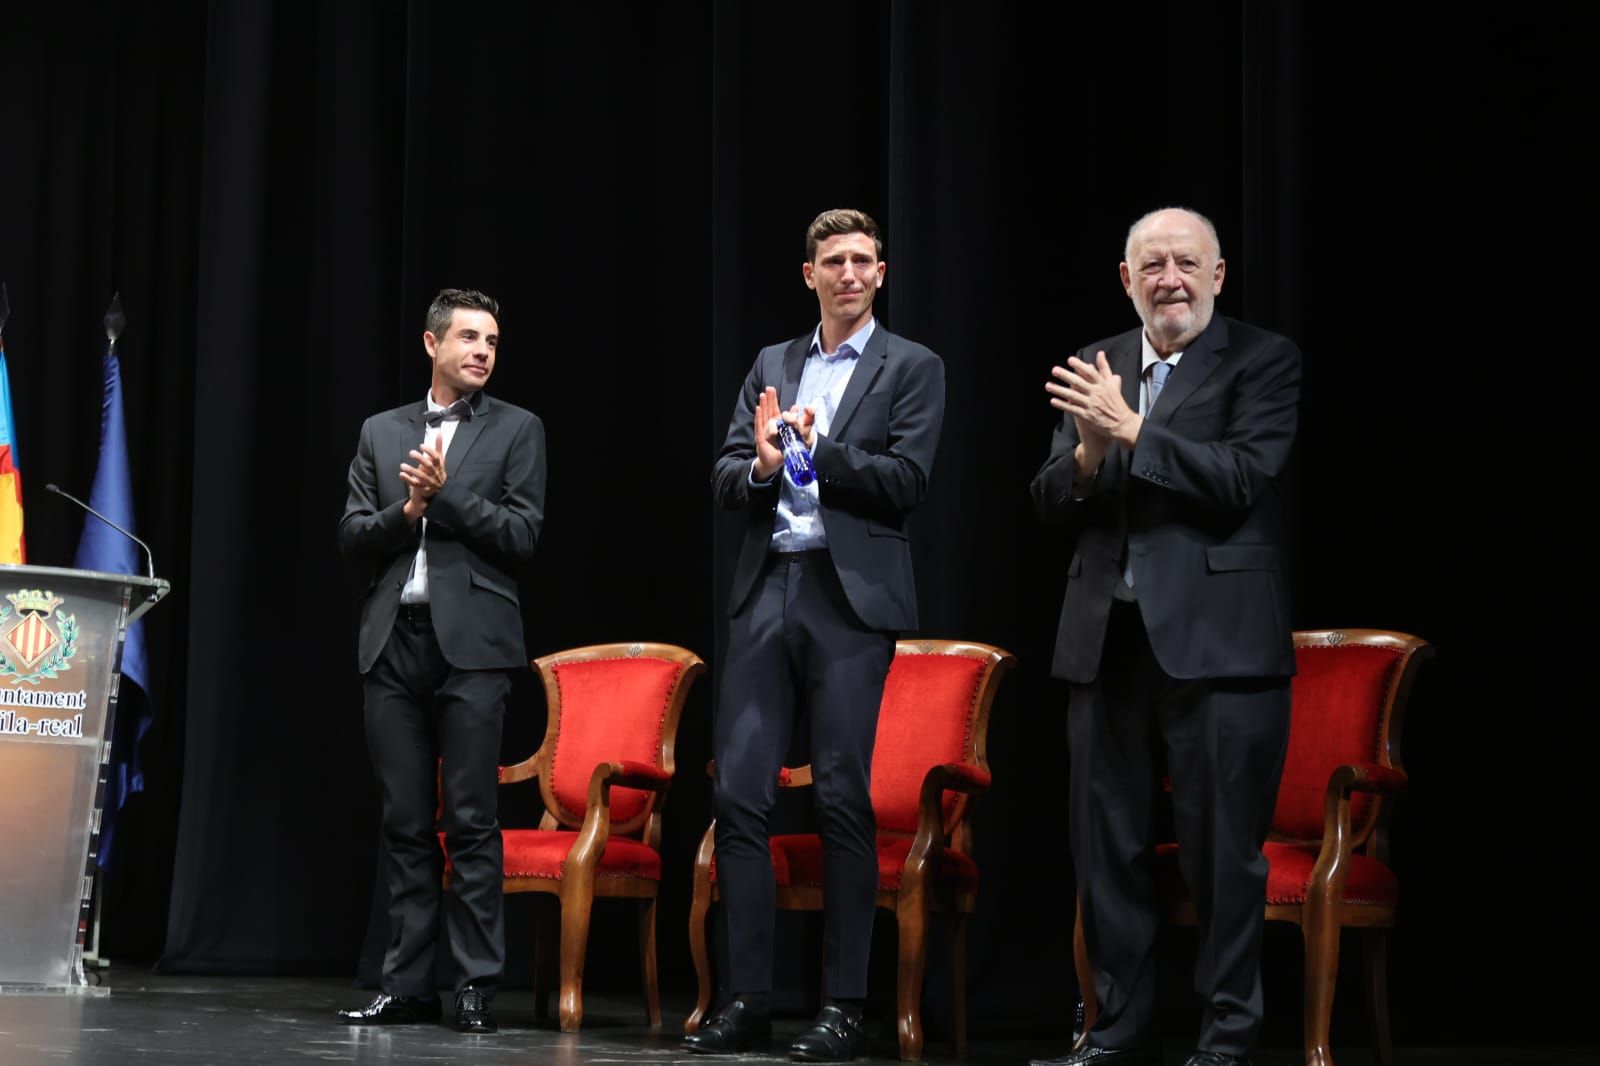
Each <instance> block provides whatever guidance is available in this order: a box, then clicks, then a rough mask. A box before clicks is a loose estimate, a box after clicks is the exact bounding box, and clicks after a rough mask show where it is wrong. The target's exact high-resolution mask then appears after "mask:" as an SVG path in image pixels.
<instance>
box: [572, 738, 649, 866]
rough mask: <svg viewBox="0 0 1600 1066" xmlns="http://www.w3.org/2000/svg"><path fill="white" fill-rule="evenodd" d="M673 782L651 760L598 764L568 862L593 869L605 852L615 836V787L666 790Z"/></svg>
mask: <svg viewBox="0 0 1600 1066" xmlns="http://www.w3.org/2000/svg"><path fill="white" fill-rule="evenodd" d="M670 784H672V775H671V774H669V773H667V772H666V771H665V770H662V769H661V768H659V767H656V766H652V765H650V764H649V763H642V762H632V761H629V760H624V761H622V762H603V763H600V764H598V765H596V766H595V768H594V773H592V774H590V775H589V796H588V799H587V800H586V802H585V805H584V811H583V826H582V827H581V828H580V829H579V830H578V839H577V840H575V841H573V843H572V847H571V849H570V850H568V852H567V862H568V863H570V864H572V865H573V866H575V867H577V868H579V869H582V870H591V869H593V868H594V866H595V864H597V863H598V862H599V861H600V856H601V855H603V854H605V850H606V841H607V840H609V839H610V838H611V789H612V786H620V787H622V788H639V789H645V790H647V791H650V792H665V791H666V790H667V786H668V785H670Z"/></svg>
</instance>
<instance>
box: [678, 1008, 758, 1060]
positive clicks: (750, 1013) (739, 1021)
mask: <svg viewBox="0 0 1600 1066" xmlns="http://www.w3.org/2000/svg"><path fill="white" fill-rule="evenodd" d="M771 1040H772V1019H771V1018H770V1017H768V1016H767V1015H766V1014H765V1013H764V1012H762V1011H757V1010H755V1009H754V1008H753V1007H751V1006H750V1005H749V1004H748V1003H746V1002H745V1001H744V1000H742V999H736V1000H734V1001H733V1002H732V1003H730V1004H728V1005H727V1006H726V1007H723V1008H722V1010H720V1011H718V1012H717V1013H716V1014H715V1015H713V1016H712V1017H710V1018H707V1019H706V1020H705V1021H704V1022H702V1023H701V1024H700V1031H699V1032H697V1033H690V1034H689V1035H687V1036H685V1037H684V1038H683V1049H684V1050H685V1051H697V1052H699V1053H700V1054H702V1055H736V1054H738V1053H739V1052H741V1051H749V1050H751V1049H752V1048H756V1047H766V1045H767V1044H768V1043H769V1042H770V1041H771Z"/></svg>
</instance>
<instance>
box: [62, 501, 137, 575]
mask: <svg viewBox="0 0 1600 1066" xmlns="http://www.w3.org/2000/svg"><path fill="white" fill-rule="evenodd" d="M44 491H46V492H53V493H55V494H56V495H57V496H65V497H66V498H67V499H69V500H71V501H72V502H73V503H75V504H77V505H78V506H79V507H82V508H83V509H84V510H85V511H88V512H89V513H90V514H92V515H94V516H95V517H96V518H98V519H100V521H102V522H104V523H105V524H106V525H108V526H110V527H111V528H112V529H114V530H116V531H117V532H118V533H121V534H122V535H123V536H124V537H127V538H128V539H129V540H131V541H133V542H134V543H135V544H137V545H138V546H139V547H141V548H143V549H144V561H145V566H146V567H147V568H148V572H147V573H146V575H145V576H146V577H148V578H149V579H150V580H151V581H154V580H155V579H156V557H155V556H154V555H152V554H151V553H150V545H148V544H146V543H145V542H144V541H142V540H140V539H139V538H138V537H136V536H134V535H133V534H132V533H129V532H128V531H127V530H126V529H123V528H122V527H121V526H119V525H117V524H116V523H115V522H113V521H112V520H111V519H109V518H107V517H106V516H105V515H103V514H101V513H100V512H99V511H96V510H95V509H94V508H93V507H90V506H89V505H88V504H86V503H84V502H83V501H82V500H80V499H78V498H77V497H76V496H74V495H73V494H72V493H70V492H63V491H62V490H61V489H60V488H59V487H58V486H56V485H46V486H45V487H44Z"/></svg>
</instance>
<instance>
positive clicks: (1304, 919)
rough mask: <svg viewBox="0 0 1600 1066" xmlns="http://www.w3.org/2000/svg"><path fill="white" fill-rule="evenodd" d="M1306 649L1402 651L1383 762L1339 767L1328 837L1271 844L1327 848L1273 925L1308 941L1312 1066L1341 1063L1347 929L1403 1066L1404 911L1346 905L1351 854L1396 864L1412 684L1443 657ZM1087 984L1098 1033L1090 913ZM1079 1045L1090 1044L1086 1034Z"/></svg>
mask: <svg viewBox="0 0 1600 1066" xmlns="http://www.w3.org/2000/svg"><path fill="white" fill-rule="evenodd" d="M1294 644H1295V648H1296V650H1298V649H1301V648H1312V647H1327V648H1338V647H1358V646H1361V647H1372V648H1393V649H1395V650H1396V651H1398V652H1399V654H1400V660H1399V662H1398V663H1397V664H1396V667H1395V671H1394V675H1393V677H1392V678H1391V679H1390V682H1389V688H1388V691H1387V692H1386V693H1385V694H1384V698H1383V708H1382V711H1381V713H1380V715H1379V720H1378V736H1377V738H1376V745H1375V758H1374V761H1371V762H1363V763H1355V764H1346V765H1343V766H1339V767H1336V768H1335V769H1334V770H1333V772H1332V773H1331V774H1330V775H1329V778H1328V787H1327V792H1326V794H1325V799H1324V807H1323V828H1322V836H1321V838H1320V839H1317V840H1299V839H1291V838H1287V837H1283V836H1281V835H1279V834H1277V833H1272V834H1269V835H1268V838H1267V839H1268V840H1269V841H1279V842H1282V843H1289V844H1299V845H1303V846H1307V847H1317V848H1319V851H1318V853H1317V861H1316V864H1315V865H1314V866H1313V867H1312V870H1311V879H1310V883H1309V885H1308V886H1307V888H1306V899H1305V902H1304V903H1272V902H1268V903H1267V905H1266V919H1267V920H1268V921H1275V922H1292V923H1293V924H1295V925H1298V926H1299V927H1300V933H1301V939H1302V941H1303V943H1304V945H1305V992H1304V1011H1305V1022H1304V1025H1305V1061H1306V1066H1333V1052H1332V1049H1331V1048H1330V1047H1329V1045H1328V1033H1329V1028H1330V1023H1331V1021H1332V1016H1333V993H1334V988H1335V985H1336V984H1337V980H1338V975H1339V940H1340V933H1341V932H1342V931H1343V930H1344V929H1345V928H1346V927H1349V928H1353V929H1360V930H1361V934H1362V947H1363V949H1364V954H1365V957H1366V959H1365V961H1366V967H1365V976H1366V990H1367V1009H1368V1016H1369V1019H1370V1020H1371V1023H1372V1031H1373V1044H1374V1048H1375V1050H1376V1051H1377V1055H1378V1061H1379V1063H1381V1066H1394V1044H1393V1041H1392V1039H1391V1037H1390V1032H1389V992H1388V964H1387V956H1388V931H1389V929H1391V928H1393V926H1394V922H1395V907H1393V906H1390V905H1387V904H1379V903H1365V902H1362V903H1357V902H1346V901H1345V900H1344V889H1345V879H1346V877H1347V876H1348V874H1349V872H1350V857H1351V856H1352V855H1353V854H1356V853H1358V852H1359V853H1361V854H1364V855H1368V856H1370V857H1372V858H1374V859H1377V860H1378V861H1379V862H1382V863H1384V864H1385V865H1387V864H1388V863H1389V834H1388V828H1389V816H1390V812H1391V810H1392V808H1393V806H1394V802H1393V801H1394V800H1395V798H1396V797H1398V796H1399V794H1400V793H1401V792H1402V791H1404V790H1405V787H1406V773H1405V766H1404V764H1403V762H1402V761H1401V758H1400V734H1401V727H1402V725H1403V724H1404V718H1405V712H1406V704H1407V702H1408V699H1409V697H1410V694H1411V686H1412V683H1413V682H1414V681H1415V680H1416V674H1417V671H1418V669H1419V668H1420V667H1421V665H1422V663H1423V661H1424V660H1426V659H1429V658H1431V657H1432V656H1433V647H1432V646H1431V645H1430V644H1428V642H1427V641H1425V640H1422V639H1420V638H1418V637H1414V636H1411V635H1410V634H1407V633H1397V632H1393V631H1390V630H1385V629H1319V630H1303V631H1297V632H1296V633H1295V634H1294ZM1356 792H1366V793H1371V794H1372V795H1373V796H1374V801H1373V802H1372V804H1370V805H1369V807H1368V809H1367V811H1366V813H1365V815H1364V816H1363V817H1362V818H1361V820H1360V822H1359V823H1357V822H1354V820H1353V818H1352V815H1351V810H1350V799H1351V796H1352V795H1353V794H1354V793H1356ZM1163 911H1164V913H1163V917H1164V918H1166V920H1168V921H1170V922H1173V923H1175V924H1179V925H1193V924H1194V922H1195V914H1194V904H1193V902H1192V901H1190V900H1188V899H1184V900H1163ZM1072 946H1073V955H1074V963H1075V968H1076V970H1077V975H1078V988H1079V989H1080V993H1081V995H1082V996H1083V1002H1084V1033H1085V1034H1087V1033H1088V1031H1089V1030H1090V1029H1092V1028H1094V1021H1095V1016H1096V1014H1097V1013H1098V1004H1097V1003H1096V1002H1095V995H1094V973H1093V970H1092V968H1091V967H1090V963H1089V957H1088V950H1087V948H1086V947H1085V945H1084V941H1083V917H1082V914H1081V913H1079V914H1078V916H1077V917H1076V918H1075V920H1074V923H1073V937H1072ZM1078 1043H1079V1046H1081V1045H1082V1043H1083V1040H1082V1038H1080V1040H1079V1042H1078Z"/></svg>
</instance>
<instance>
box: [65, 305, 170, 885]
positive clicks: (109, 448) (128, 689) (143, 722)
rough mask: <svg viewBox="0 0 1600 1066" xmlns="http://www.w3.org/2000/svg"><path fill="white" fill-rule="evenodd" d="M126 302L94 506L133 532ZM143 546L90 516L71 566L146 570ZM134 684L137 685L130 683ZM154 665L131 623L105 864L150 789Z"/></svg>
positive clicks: (109, 373)
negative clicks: (142, 757) (122, 356)
mask: <svg viewBox="0 0 1600 1066" xmlns="http://www.w3.org/2000/svg"><path fill="white" fill-rule="evenodd" d="M123 321H124V320H123V317H122V301H121V300H120V299H119V298H113V299H112V301H111V308H110V309H109V310H108V311H107V312H106V351H105V356H104V358H103V360H102V364H101V368H102V371H103V374H104V380H103V385H102V391H101V395H100V461H99V464H98V465H97V466H96V467H95V472H94V488H93V489H92V490H91V491H90V493H89V506H90V507H93V508H94V509H95V510H96V511H99V512H100V513H101V514H103V515H105V516H106V517H107V518H109V519H111V521H113V522H115V523H117V524H118V525H119V526H121V527H122V528H123V529H128V530H131V529H134V528H135V527H134V523H133V478H132V476H131V474H130V472H129V467H128V438H127V434H126V432H124V430H123V423H122V368H121V365H120V363H119V361H118V359H117V337H118V336H119V335H120V334H121V333H122V326H123ZM141 563H142V558H141V555H140V552H139V548H138V546H137V545H135V544H134V542H133V541H131V540H129V539H128V538H127V537H125V536H123V535H122V534H121V533H119V532H117V531H116V530H115V529H112V528H111V527H110V526H108V525H106V524H105V523H104V522H102V521H100V520H99V519H98V518H95V517H94V516H92V515H85V516H84V520H83V536H82V537H81V538H80V539H79V540H78V554H77V555H76V556H74V557H73V560H72V565H73V566H76V567H78V568H79V569H82V570H100V571H102V572H104V573H109V574H143V573H144V567H143V566H142V565H141ZM130 682H131V683H130ZM149 692H150V664H149V659H148V657H147V656H146V654H145V646H144V622H143V621H142V620H141V621H136V622H134V623H133V624H131V625H130V626H128V630H127V634H126V636H125V637H124V638H123V644H122V684H121V686H120V687H119V688H118V690H117V717H116V722H115V724H114V726H113V735H112V738H111V760H110V761H111V766H110V772H109V773H108V775H107V778H106V795H105V806H104V809H103V810H104V813H103V814H102V816H101V822H100V857H99V863H100V868H101V869H105V868H106V866H107V865H108V863H109V862H110V859H111V845H112V844H113V843H114V841H115V832H114V831H115V828H116V815H117V812H118V811H120V810H121V809H122V805H123V804H124V803H126V802H127V799H128V796H129V795H130V794H131V793H134V792H142V791H144V775H143V773H142V771H141V770H140V767H139V741H140V740H141V739H143V737H144V734H145V731H146V730H148V729H149V728H150V721H151V712H150V698H149V695H148V694H149Z"/></svg>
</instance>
